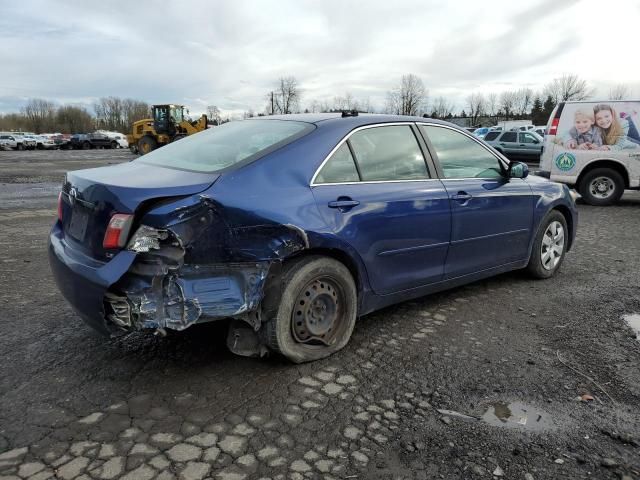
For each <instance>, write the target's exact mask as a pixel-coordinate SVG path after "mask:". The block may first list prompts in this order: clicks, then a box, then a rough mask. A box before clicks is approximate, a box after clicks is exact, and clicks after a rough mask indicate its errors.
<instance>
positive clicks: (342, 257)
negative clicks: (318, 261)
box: [284, 248, 363, 293]
mask: <svg viewBox="0 0 640 480" xmlns="http://www.w3.org/2000/svg"><path fill="white" fill-rule="evenodd" d="M312 255H323V256H325V257H330V258H333V259H335V260H337V261H338V262H340V263H342V264H343V265H344V266H345V267H347V269H348V270H349V273H351V276H352V277H353V281H354V282H355V284H356V288H357V290H358V293H360V292H361V291H362V287H363V285H362V278H361V275H360V274H359V271H358V266H357V265H356V263H355V262H354V261H353V259H352V258H351V257H350V256H349V255H347V254H346V253H345V252H343V251H341V250H337V249H333V248H310V249H308V250H304V251H302V252H300V253H299V254H298V255H294V256H292V257H289V258H287V259H286V260H285V261H284V263H285V264H286V263H287V262H289V261H292V260H297V259H299V258H301V257H305V256H312Z"/></svg>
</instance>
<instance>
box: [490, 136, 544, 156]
mask: <svg viewBox="0 0 640 480" xmlns="http://www.w3.org/2000/svg"><path fill="white" fill-rule="evenodd" d="M484 141H485V142H486V143H488V144H489V145H491V146H492V147H493V148H495V149H496V150H497V151H499V152H500V153H502V154H504V155H505V156H506V157H508V158H520V159H527V160H539V159H540V155H542V144H543V142H544V139H543V138H542V137H541V136H540V135H538V134H537V133H535V132H534V131H531V130H529V131H519V130H510V131H507V132H501V131H495V130H492V131H490V132H488V133H487V134H486V135H485V137H484Z"/></svg>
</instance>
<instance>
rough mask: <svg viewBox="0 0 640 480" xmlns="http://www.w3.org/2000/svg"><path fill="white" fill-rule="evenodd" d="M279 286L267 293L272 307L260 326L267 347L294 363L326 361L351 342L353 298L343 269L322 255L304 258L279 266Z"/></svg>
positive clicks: (350, 280) (354, 294)
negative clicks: (326, 358) (264, 330)
mask: <svg viewBox="0 0 640 480" xmlns="http://www.w3.org/2000/svg"><path fill="white" fill-rule="evenodd" d="M279 285H280V286H281V288H271V289H269V293H268V297H267V298H265V305H266V306H267V308H268V306H271V307H274V310H273V312H272V313H271V315H272V318H270V319H269V320H268V322H267V323H266V325H265V329H266V336H267V343H268V346H269V347H270V348H271V349H272V350H274V351H276V352H279V353H281V354H282V355H284V356H285V357H287V358H288V359H289V360H291V361H292V362H294V363H304V362H310V361H313V360H319V359H321V358H325V357H328V356H330V355H332V354H334V353H335V352H337V351H338V350H341V349H342V348H343V347H344V346H345V345H346V344H347V343H348V342H349V339H350V338H351V333H352V332H353V328H354V326H355V323H356V317H357V311H358V308H357V303H358V301H357V299H358V294H357V290H356V286H355V282H354V280H353V277H352V276H351V273H350V272H349V270H348V269H347V268H346V267H345V266H344V265H343V264H342V263H340V262H338V261H337V260H334V259H332V258H327V257H316V256H314V257H305V258H302V259H300V260H297V261H292V262H291V263H290V264H288V265H286V266H285V269H284V271H283V273H282V276H281V279H280V284H279Z"/></svg>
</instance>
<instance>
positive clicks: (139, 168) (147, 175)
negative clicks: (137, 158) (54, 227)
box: [61, 162, 220, 260]
mask: <svg viewBox="0 0 640 480" xmlns="http://www.w3.org/2000/svg"><path fill="white" fill-rule="evenodd" d="M219 176H220V175H219V174H213V173H198V172H191V171H185V170H177V169H172V168H166V167H159V166H154V165H149V164H144V163H141V162H129V163H122V164H119V165H114V166H109V167H100V168H92V169H88V170H77V171H73V172H69V173H67V177H66V181H65V183H64V185H63V187H62V191H63V195H62V196H61V202H62V204H61V207H62V228H63V231H64V236H65V241H66V242H67V243H68V244H69V246H72V247H74V248H77V249H79V250H81V251H83V252H84V253H85V254H87V255H89V256H91V257H93V258H98V259H102V260H107V259H109V258H110V257H111V256H112V253H114V252H110V251H107V250H105V249H104V248H103V247H102V241H103V239H104V234H105V232H106V229H107V225H108V224H109V220H110V219H111V217H112V216H113V214H115V213H125V214H133V215H135V214H136V213H137V212H138V211H139V210H140V208H141V207H143V206H144V205H145V204H148V203H149V202H150V201H153V200H160V199H166V198H171V197H180V196H189V195H195V194H197V193H200V192H202V191H204V190H206V189H207V188H208V187H209V186H210V185H212V184H213V183H214V182H215V181H216V180H217V179H218V177H219ZM135 228H137V222H136V219H135V218H134V224H133V227H132V229H131V232H130V234H131V233H133V231H134V230H135Z"/></svg>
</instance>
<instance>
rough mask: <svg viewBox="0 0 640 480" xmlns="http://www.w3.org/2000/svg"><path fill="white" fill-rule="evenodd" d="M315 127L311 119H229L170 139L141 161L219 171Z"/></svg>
mask: <svg viewBox="0 0 640 480" xmlns="http://www.w3.org/2000/svg"><path fill="white" fill-rule="evenodd" d="M313 128H314V126H313V125H312V124H310V123H304V122H296V121H290V120H244V121H237V122H229V123H225V124H224V125H221V126H219V127H213V128H210V129H207V130H205V131H204V132H201V133H198V134H195V135H191V136H188V137H186V138H184V139H182V140H179V141H177V142H175V143H170V144H169V145H166V146H164V147H162V148H160V149H158V150H154V151H153V152H151V153H148V154H147V155H145V156H144V157H142V158H141V159H140V160H138V161H141V162H142V163H148V164H151V165H160V166H163V167H170V168H179V169H183V170H191V171H196V172H203V173H213V172H219V171H221V170H224V169H226V168H229V167H231V166H233V165H236V164H239V163H241V162H244V161H247V162H248V161H251V160H255V159H256V158H259V157H261V156H263V155H266V154H267V153H269V152H271V151H273V150H275V149H277V148H280V147H282V146H283V145H286V144H287V143H290V142H292V141H294V140H295V139H297V138H300V137H301V136H303V135H305V134H307V133H308V132H310V131H311V130H313Z"/></svg>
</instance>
